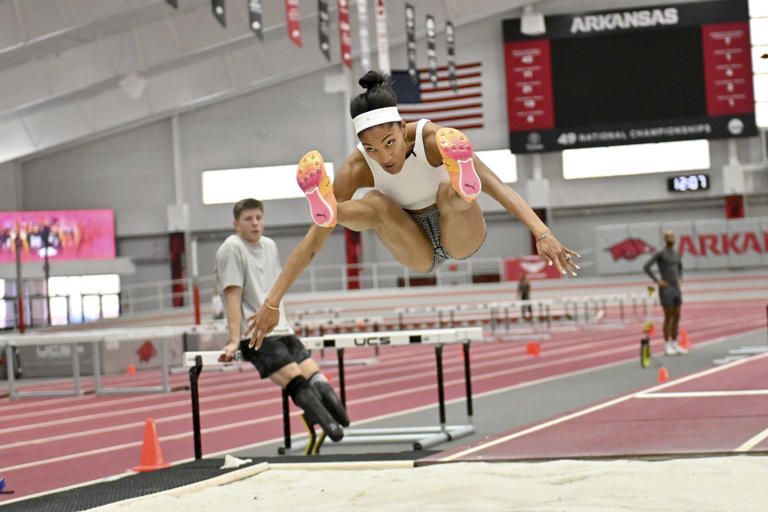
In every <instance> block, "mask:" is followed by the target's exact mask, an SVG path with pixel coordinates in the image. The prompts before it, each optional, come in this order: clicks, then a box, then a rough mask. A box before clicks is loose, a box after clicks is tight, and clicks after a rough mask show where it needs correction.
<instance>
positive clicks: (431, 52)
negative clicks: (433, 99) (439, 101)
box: [427, 14, 437, 87]
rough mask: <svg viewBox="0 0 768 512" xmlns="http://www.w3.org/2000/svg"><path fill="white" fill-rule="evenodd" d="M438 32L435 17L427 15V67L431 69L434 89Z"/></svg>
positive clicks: (435, 83) (430, 73)
mask: <svg viewBox="0 0 768 512" xmlns="http://www.w3.org/2000/svg"><path fill="white" fill-rule="evenodd" d="M436 38H437V30H436V27H435V17H434V16H432V15H431V14H427V67H428V68H429V81H430V82H431V83H432V87H437V47H436V46H435V39H436Z"/></svg>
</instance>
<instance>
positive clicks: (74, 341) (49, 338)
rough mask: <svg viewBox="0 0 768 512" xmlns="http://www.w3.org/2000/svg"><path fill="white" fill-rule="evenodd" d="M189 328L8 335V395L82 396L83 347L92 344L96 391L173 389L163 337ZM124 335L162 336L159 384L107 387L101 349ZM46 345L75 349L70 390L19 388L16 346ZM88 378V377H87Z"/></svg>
mask: <svg viewBox="0 0 768 512" xmlns="http://www.w3.org/2000/svg"><path fill="white" fill-rule="evenodd" d="M186 330H187V328H186V327H147V328H141V329H132V330H128V329H101V330H97V329H94V330H78V331H76V330H67V331H62V332H52V333H41V334H29V333H27V334H17V335H7V336H3V337H2V338H0V342H2V343H3V345H5V354H6V359H7V363H6V364H7V370H8V396H9V398H11V399H15V398H38V397H56V396H80V395H83V394H85V391H84V389H83V385H82V380H83V378H84V376H83V375H82V372H81V365H80V355H79V347H80V346H85V345H91V346H92V347H93V366H92V367H93V376H92V379H93V393H94V394H96V395H113V394H131V393H168V392H170V391H171V385H170V380H169V378H168V373H169V361H168V350H167V347H166V340H165V339H163V336H167V335H170V334H173V335H179V336H184V335H185V333H186ZM118 334H119V335H121V338H122V339H131V338H133V336H139V337H145V336H147V335H148V334H150V335H158V336H159V337H160V343H159V344H160V369H161V377H160V378H161V383H160V385H159V386H143V387H128V386H125V387H123V386H119V387H104V385H103V383H102V377H103V375H102V369H101V351H100V345H101V343H102V342H105V341H106V340H108V339H110V337H113V336H116V335H118ZM43 345H67V346H69V347H70V351H71V360H72V362H71V364H72V377H71V379H72V382H73V387H72V389H67V390H64V389H62V390H46V391H19V390H18V389H17V388H16V378H15V376H14V372H15V366H14V364H15V361H14V360H13V357H12V356H13V348H15V347H22V346H43ZM85 378H87V377H85Z"/></svg>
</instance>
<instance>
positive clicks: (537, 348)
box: [525, 341, 541, 356]
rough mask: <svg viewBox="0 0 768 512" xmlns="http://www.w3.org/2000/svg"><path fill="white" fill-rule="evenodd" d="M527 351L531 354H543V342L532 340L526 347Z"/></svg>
mask: <svg viewBox="0 0 768 512" xmlns="http://www.w3.org/2000/svg"><path fill="white" fill-rule="evenodd" d="M525 353H526V354H528V355H529V356H538V355H539V354H541V344H539V342H538V341H532V342H531V343H529V344H528V345H527V346H526V347H525Z"/></svg>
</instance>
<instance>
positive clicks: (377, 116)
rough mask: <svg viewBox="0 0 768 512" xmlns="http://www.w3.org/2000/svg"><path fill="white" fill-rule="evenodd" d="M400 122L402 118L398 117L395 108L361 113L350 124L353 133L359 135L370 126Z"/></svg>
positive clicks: (398, 114) (398, 113)
mask: <svg viewBox="0 0 768 512" xmlns="http://www.w3.org/2000/svg"><path fill="white" fill-rule="evenodd" d="M401 120H402V118H401V117H400V112H398V111H397V107H384V108H377V109H375V110H371V111H369V112H363V113H362V114H360V115H359V116H357V117H355V118H354V119H352V124H354V125H355V133H360V132H362V131H363V130H366V129H368V128H370V127H371V126H378V125H380V124H385V123H397V122H400V121H401Z"/></svg>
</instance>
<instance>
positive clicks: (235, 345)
mask: <svg viewBox="0 0 768 512" xmlns="http://www.w3.org/2000/svg"><path fill="white" fill-rule="evenodd" d="M221 350H222V352H224V353H223V354H221V357H220V358H219V361H221V362H222V363H228V362H230V361H233V360H234V359H235V353H236V352H237V351H238V350H240V340H238V339H235V338H232V339H230V340H229V343H227V344H226V345H224V348H223V349H221Z"/></svg>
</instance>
